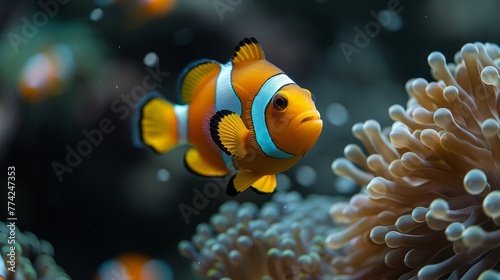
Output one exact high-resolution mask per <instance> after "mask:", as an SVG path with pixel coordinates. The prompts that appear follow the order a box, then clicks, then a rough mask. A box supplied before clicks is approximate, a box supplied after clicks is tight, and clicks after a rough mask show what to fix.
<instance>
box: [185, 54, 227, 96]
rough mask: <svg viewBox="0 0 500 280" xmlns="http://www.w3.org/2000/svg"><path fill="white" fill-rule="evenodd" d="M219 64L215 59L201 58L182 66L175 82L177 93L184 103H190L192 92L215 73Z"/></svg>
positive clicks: (218, 68)
mask: <svg viewBox="0 0 500 280" xmlns="http://www.w3.org/2000/svg"><path fill="white" fill-rule="evenodd" d="M219 70H220V65H219V63H218V62H217V61H214V60H208V59H201V60H198V61H195V62H193V63H191V64H189V65H188V66H187V67H186V68H184V70H183V72H182V73H181V75H180V76H179V80H178V82H177V93H178V94H179V95H180V100H181V101H182V102H183V103H184V104H189V103H191V100H192V99H193V96H194V93H196V92H198V89H199V88H200V87H201V86H203V85H204V84H205V83H206V82H207V81H209V79H210V78H212V77H213V76H215V75H217V74H218V73H219Z"/></svg>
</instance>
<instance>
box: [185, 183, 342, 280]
mask: <svg viewBox="0 0 500 280" xmlns="http://www.w3.org/2000/svg"><path fill="white" fill-rule="evenodd" d="M332 203H334V199H333V198H331V197H327V196H319V195H312V196H309V197H307V198H306V199H302V197H301V195H300V194H299V193H297V192H290V193H284V192H283V193H282V192H278V193H276V194H274V195H273V197H272V201H269V202H266V203H265V204H264V205H263V206H262V208H261V209H260V210H259V208H258V207H257V206H256V205H254V204H253V203H249V202H245V203H243V204H239V203H237V202H235V201H228V202H226V203H224V204H223V205H221V207H220V209H219V213H217V214H215V215H213V216H212V217H211V219H210V224H200V225H198V227H197V230H196V234H195V235H194V236H193V237H192V241H191V242H188V241H182V242H181V243H179V251H180V252H181V254H182V255H183V256H185V257H188V258H189V259H191V260H192V267H193V270H194V271H195V272H196V273H197V274H199V275H201V276H203V277H206V278H207V279H225V280H229V279H235V280H236V279H237V280H246V279H251V280H254V279H280V280H281V279H283V280H286V279H288V280H291V279H331V277H332V275H333V274H332V273H333V269H332V267H331V265H330V261H331V259H332V256H333V252H332V250H330V249H328V248H327V247H326V246H325V243H324V240H325V238H326V236H327V235H328V234H329V233H331V232H332V228H333V222H332V221H331V219H330V216H329V213H328V209H329V206H330V205H331V204H332Z"/></svg>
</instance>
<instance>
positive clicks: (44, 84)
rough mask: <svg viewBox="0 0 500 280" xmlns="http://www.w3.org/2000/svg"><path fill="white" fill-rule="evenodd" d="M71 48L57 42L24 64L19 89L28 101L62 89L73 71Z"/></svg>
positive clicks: (59, 91)
mask: <svg viewBox="0 0 500 280" xmlns="http://www.w3.org/2000/svg"><path fill="white" fill-rule="evenodd" d="M74 68H75V62H74V57H73V53H72V51H71V49H70V48H69V47H68V46H67V45H65V44H58V45H55V46H53V47H51V48H50V49H48V50H47V51H42V52H39V53H36V54H34V55H32V56H31V57H30V58H29V59H28V60H27V61H26V63H25V64H24V66H23V68H22V70H21V75H20V77H19V91H20V93H21V96H22V98H23V99H24V100H25V101H28V102H36V101H41V100H43V99H44V98H47V97H49V96H53V95H57V94H60V93H61V92H63V91H64V89H65V88H66V86H67V85H68V83H69V82H70V79H71V77H72V74H73V72H74Z"/></svg>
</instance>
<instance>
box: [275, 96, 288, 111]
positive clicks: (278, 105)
mask: <svg viewBox="0 0 500 280" xmlns="http://www.w3.org/2000/svg"><path fill="white" fill-rule="evenodd" d="M273 106H274V109H276V110H278V111H283V110H285V109H286V106H288V99H287V98H286V97H285V96H284V95H283V94H280V93H277V94H276V95H275V96H274V97H273Z"/></svg>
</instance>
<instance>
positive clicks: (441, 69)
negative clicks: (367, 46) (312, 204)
mask: <svg viewBox="0 0 500 280" xmlns="http://www.w3.org/2000/svg"><path fill="white" fill-rule="evenodd" d="M428 63H429V65H430V67H431V74H432V76H433V78H435V79H436V81H437V82H427V81H426V80H424V79H422V78H417V79H412V80H410V81H408V83H407V84H406V91H407V92H408V94H409V96H410V99H409V101H408V103H407V108H406V109H404V108H403V107H402V106H399V105H394V106H392V107H391V108H390V109H389V115H390V117H391V118H392V119H393V120H394V121H395V123H394V124H393V125H392V127H391V128H390V129H388V130H383V131H382V130H381V128H380V125H379V124H378V123H377V122H376V121H373V120H369V121H366V122H365V123H360V124H356V125H354V126H353V134H354V136H355V137H356V138H357V139H359V140H360V141H361V142H362V143H363V145H364V146H365V147H366V150H367V152H368V154H366V153H365V152H364V151H363V150H362V148H361V147H360V146H358V145H356V144H350V145H348V146H347V147H346V148H345V150H344V155H345V158H339V159H337V160H335V161H334V162H333V164H332V169H333V171H334V172H335V173H336V174H337V175H339V176H345V177H349V178H351V179H353V180H354V181H356V182H357V183H358V184H360V185H362V186H366V188H365V190H364V191H362V192H361V193H359V194H356V195H355V196H353V197H352V198H351V200H350V202H349V203H336V204H334V205H333V206H332V208H331V209H330V212H331V215H332V217H333V218H334V220H336V221H338V222H342V223H345V224H346V225H347V227H346V228H345V229H344V230H342V231H339V232H336V233H332V234H330V235H329V236H328V237H327V240H326V242H327V244H328V245H329V246H330V247H332V248H343V255H342V256H339V257H336V258H335V260H334V261H333V262H332V263H333V266H334V267H335V269H336V270H337V272H338V273H339V277H341V278H343V279H344V278H346V279H350V278H353V279H372V278H373V275H377V278H380V279H382V278H384V279H396V278H398V277H400V278H401V279H408V278H418V279H439V278H441V277H449V278H451V279H458V278H462V279H477V278H480V279H498V278H497V277H498V274H497V272H495V270H497V271H498V269H499V268H500V266H499V261H500V259H499V257H498V256H500V228H499V226H500V138H499V126H500V124H499V122H500V116H499V112H500V95H499V86H500V79H499V75H498V71H499V69H500V68H499V63H500V48H499V47H498V46H497V45H494V44H481V43H475V44H466V45H465V46H463V48H462V49H461V51H460V52H458V53H457V54H456V55H455V63H450V64H446V60H445V57H444V55H443V54H441V53H439V52H433V53H431V54H430V55H429V57H428ZM356 165H357V166H356Z"/></svg>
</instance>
